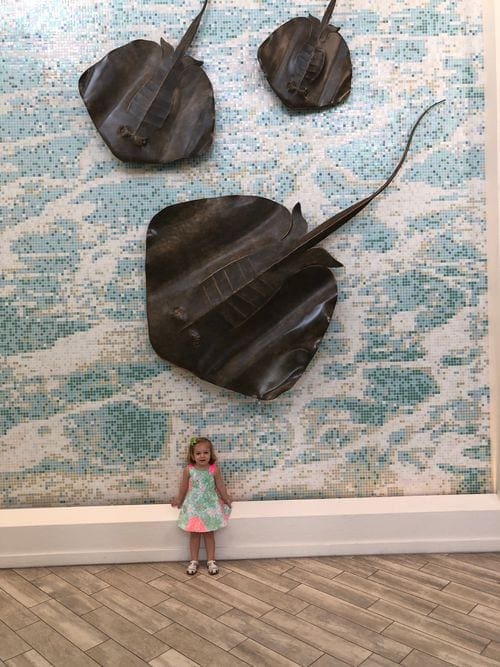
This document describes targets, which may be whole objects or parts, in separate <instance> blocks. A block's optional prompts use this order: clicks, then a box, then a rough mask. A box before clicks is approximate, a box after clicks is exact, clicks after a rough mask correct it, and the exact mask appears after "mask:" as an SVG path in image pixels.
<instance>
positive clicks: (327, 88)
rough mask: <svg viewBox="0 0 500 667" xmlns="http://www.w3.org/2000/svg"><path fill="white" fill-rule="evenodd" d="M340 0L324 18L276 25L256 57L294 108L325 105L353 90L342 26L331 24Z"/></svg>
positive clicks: (269, 79)
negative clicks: (339, 27)
mask: <svg viewBox="0 0 500 667" xmlns="http://www.w3.org/2000/svg"><path fill="white" fill-rule="evenodd" d="M336 1H337V0H330V2H329V4H328V7H327V8H326V11H325V14H324V16H323V19H322V20H321V21H319V19H317V18H315V17H314V16H311V15H309V17H308V18H305V17H298V18H294V19H292V20H291V21H288V22H287V23H284V24H283V25H281V26H280V27H279V28H277V29H276V30H275V31H274V32H273V33H272V34H271V35H269V37H268V38H267V39H266V40H265V41H264V42H263V43H262V44H261V45H260V47H259V50H258V53H257V57H258V59H259V62H260V65H261V67H262V69H263V70H264V73H265V75H266V78H267V80H268V81H269V84H270V85H271V88H272V89H273V90H274V92H275V93H276V94H277V95H278V97H279V98H280V100H281V101H282V102H283V103H284V104H286V106H287V107H290V108H291V109H323V108H325V107H330V106H333V105H335V104H339V103H340V102H342V100H344V99H345V98H346V97H347V95H349V92H350V90H351V74H352V67H351V57H350V54H349V48H348V46H347V44H346V43H345V41H344V39H343V37H341V35H340V33H339V31H338V30H339V29H338V28H336V27H335V26H332V25H329V21H330V18H331V16H332V13H333V10H334V8H335V4H336Z"/></svg>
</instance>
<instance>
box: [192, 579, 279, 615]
mask: <svg viewBox="0 0 500 667" xmlns="http://www.w3.org/2000/svg"><path fill="white" fill-rule="evenodd" d="M227 576H229V575H225V577H227ZM237 576H239V575H237ZM225 577H222V578H221V579H218V580H217V582H215V581H206V580H205V579H200V578H199V577H193V578H192V579H191V580H190V581H189V582H188V583H187V585H188V586H192V587H193V588H197V589H198V590H200V591H202V592H206V593H207V594H208V595H211V596H212V597H213V598H215V599H216V600H222V601H225V602H226V603H227V604H229V605H231V607H235V608H236V609H240V610H241V611H244V612H246V613H247V614H250V616H262V614H265V613H266V611H271V609H272V605H269V604H267V603H265V602H263V601H262V600H259V599H257V598H256V597H255V596H254V595H248V594H247V593H246V592H243V591H241V590H239V589H236V588H235V587H234V586H228V585H227V584H226V583H225V582H224V579H225ZM246 590H247V591H248V590H249V589H248V588H247V589H246ZM273 590H274V589H273Z"/></svg>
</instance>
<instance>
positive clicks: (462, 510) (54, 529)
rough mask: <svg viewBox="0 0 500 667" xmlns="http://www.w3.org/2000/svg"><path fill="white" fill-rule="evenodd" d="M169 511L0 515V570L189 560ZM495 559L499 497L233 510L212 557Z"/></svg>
mask: <svg viewBox="0 0 500 667" xmlns="http://www.w3.org/2000/svg"><path fill="white" fill-rule="evenodd" d="M177 514H178V511H177V510H174V509H173V508H172V507H171V506H170V505H123V506H112V507H106V506H104V507H61V508H49V509H45V508H43V509H42V508H39V509H12V510H0V567H28V566H35V565H37V566H40V565H70V564H78V563H81V564H89V563H111V562H113V563H126V562H148V561H149V562H153V561H169V560H185V559H186V557H187V554H188V551H187V536H186V534H185V533H183V531H181V530H179V529H178V528H177V526H176V519H177ZM457 551H500V498H499V497H498V496H496V495H495V494H485V495H460V496H418V497H417V496H412V497H396V498H357V499H339V500H286V501H280V500H277V501H262V502H260V501H259V502H257V501H256V502H238V503H234V505H233V513H232V516H231V520H230V522H229V526H228V527H227V528H225V529H223V530H221V531H220V532H219V533H218V534H217V557H218V558H220V559H233V558H269V557H284V556H321V555H338V554H375V553H377V554H383V553H386V554H388V553H425V552H427V553H431V552H457Z"/></svg>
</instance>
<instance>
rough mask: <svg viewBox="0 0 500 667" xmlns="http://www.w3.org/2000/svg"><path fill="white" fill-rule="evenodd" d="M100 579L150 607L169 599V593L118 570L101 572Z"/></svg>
mask: <svg viewBox="0 0 500 667" xmlns="http://www.w3.org/2000/svg"><path fill="white" fill-rule="evenodd" d="M99 577H101V578H102V580H103V581H104V582H106V584H107V585H109V586H114V588H117V589H118V590H120V591H122V592H123V593H126V594H127V595H130V596H131V597H133V598H135V599H136V600H139V602H142V603H144V604H146V605H148V606H149V607H154V606H155V605H157V604H158V603H159V602H162V600H166V599H167V597H168V594H167V593H164V592H163V591H160V590H158V589H157V588H154V587H153V586H150V585H149V584H146V583H144V582H143V581H140V580H139V579H136V577H133V576H132V575H130V574H127V573H126V572H123V570H120V569H118V568H112V569H109V570H104V572H99Z"/></svg>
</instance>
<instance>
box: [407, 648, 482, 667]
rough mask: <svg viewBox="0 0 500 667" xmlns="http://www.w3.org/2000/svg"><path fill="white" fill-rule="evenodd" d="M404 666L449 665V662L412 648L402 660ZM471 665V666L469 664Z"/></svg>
mask: <svg viewBox="0 0 500 667" xmlns="http://www.w3.org/2000/svg"><path fill="white" fill-rule="evenodd" d="M401 664H402V665H404V667H449V665H450V664H452V663H449V662H445V661H444V660H440V659H439V658H435V657H433V656H432V655H429V654H428V653H422V652H421V651H417V650H416V649H414V650H413V651H412V652H411V653H410V655H409V656H408V657H407V658H405V659H404V660H403V661H402V662H401ZM471 667H473V666H472V665H471Z"/></svg>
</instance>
